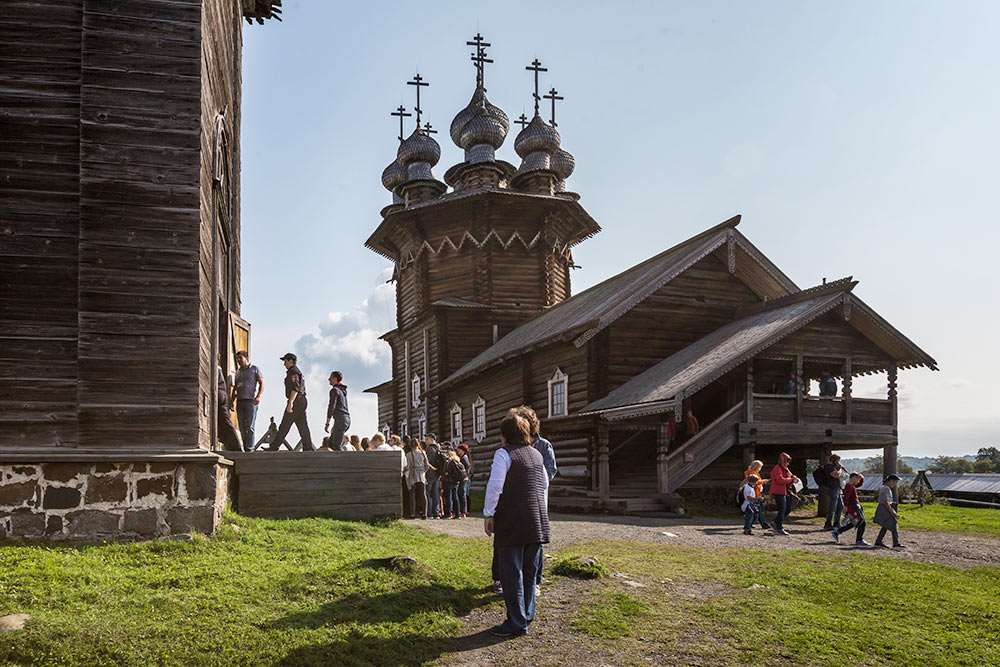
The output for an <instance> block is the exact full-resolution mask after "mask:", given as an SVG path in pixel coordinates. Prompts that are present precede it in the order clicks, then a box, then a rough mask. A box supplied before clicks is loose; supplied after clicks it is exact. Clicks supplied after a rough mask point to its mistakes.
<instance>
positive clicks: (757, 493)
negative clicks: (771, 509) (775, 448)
mask: <svg viewBox="0 0 1000 667" xmlns="http://www.w3.org/2000/svg"><path fill="white" fill-rule="evenodd" d="M763 467H764V462H763V461H758V460H756V459H755V460H753V461H751V462H750V466H749V467H748V468H747V469H746V470H745V471H744V472H743V476H744V477H749V476H750V475H756V476H757V483H756V484H755V485H754V503H755V504H756V505H757V518H758V519H759V520H760V527H761V528H763V529H764V530H768V529H769V528H770V527H771V524H769V523H768V522H767V517H765V516H764V482H766V481H767V480H766V479H764V478H763V477H761V474H760V469H761V468H763Z"/></svg>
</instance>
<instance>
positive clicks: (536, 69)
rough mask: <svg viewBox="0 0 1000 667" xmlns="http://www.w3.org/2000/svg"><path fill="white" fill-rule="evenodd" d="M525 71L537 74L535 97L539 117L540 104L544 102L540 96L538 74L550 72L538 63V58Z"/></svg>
mask: <svg viewBox="0 0 1000 667" xmlns="http://www.w3.org/2000/svg"><path fill="white" fill-rule="evenodd" d="M524 69H526V70H529V71H532V72H534V73H535V95H534V97H535V115H536V116H537V115H538V103H539V102H540V101H541V100H542V98H541V97H539V96H538V73H539V72H548V71H549V70H548V69H547V68H545V67H542V63H540V62H538V58H535V59H534V60H532V61H531V64H530V65H528V66H527V67H525V68H524Z"/></svg>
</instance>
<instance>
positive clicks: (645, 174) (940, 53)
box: [242, 0, 1000, 455]
mask: <svg viewBox="0 0 1000 667" xmlns="http://www.w3.org/2000/svg"><path fill="white" fill-rule="evenodd" d="M284 6H285V10H284V15H283V16H284V22H283V23H277V22H269V23H268V24H266V25H263V26H258V25H253V26H245V27H244V54H243V55H244V59H243V86H244V88H243V91H244V97H243V126H242V150H243V158H242V160H243V163H242V179H243V180H242V197H243V203H242V220H243V314H244V316H245V317H246V318H247V319H248V320H249V321H250V322H251V323H252V325H253V342H252V348H253V349H252V353H253V357H254V359H253V360H254V362H255V363H257V364H258V365H259V366H260V367H261V369H262V370H263V371H264V374H265V377H266V379H268V380H270V384H269V386H268V389H267V391H266V392H265V398H264V400H263V402H262V408H261V411H260V418H259V420H258V429H261V428H263V427H264V426H266V424H267V418H268V416H270V415H272V414H273V415H275V416H278V415H280V411H281V408H282V400H283V399H282V397H281V387H280V380H281V377H282V375H283V369H282V367H281V362H280V361H278V359H277V357H278V356H279V355H280V354H282V353H284V352H286V351H289V350H293V351H296V352H297V353H299V355H300V358H301V359H302V367H303V371H304V372H306V373H307V377H308V387H309V394H310V398H311V400H312V403H311V407H310V423H311V425H312V429H313V432H314V436H315V435H317V434H318V433H319V432H320V431H321V430H322V427H323V420H324V416H325V406H326V394H327V391H326V389H327V385H326V382H325V377H326V376H327V375H328V373H329V371H330V370H332V369H333V368H339V369H341V370H343V371H344V372H345V375H346V378H345V382H346V383H347V384H348V386H349V387H350V390H351V391H350V399H351V404H352V412H353V415H354V428H352V431H356V432H358V433H360V434H363V435H365V434H370V433H371V432H372V431H373V430H374V429H375V428H376V426H377V424H376V415H375V401H374V397H372V396H368V395H362V394H361V393H360V390H361V389H363V388H365V387H368V386H372V385H374V384H378V383H379V382H382V381H384V380H386V379H388V378H389V377H390V373H389V368H388V361H389V351H388V346H386V345H385V344H384V343H382V342H381V341H379V340H377V338H378V336H379V335H381V334H382V333H384V332H385V331H388V330H389V329H391V328H393V327H394V322H393V318H394V312H395V311H394V305H393V301H392V298H393V290H392V286H391V285H387V284H386V283H385V281H386V279H387V277H388V274H387V272H388V271H389V270H390V269H391V267H390V265H389V263H388V261H386V260H385V259H382V258H380V257H379V256H377V255H375V254H374V253H372V252H370V251H368V250H366V249H365V248H364V247H363V243H364V241H365V239H366V238H367V237H368V235H369V234H370V233H371V231H372V230H374V228H375V227H376V226H377V225H378V223H379V221H380V217H379V210H380V209H381V208H382V207H383V206H385V205H386V204H387V203H389V201H390V196H389V193H388V192H386V190H385V189H383V187H382V185H381V182H380V175H381V172H382V169H383V168H384V167H385V166H386V165H387V164H389V162H390V161H391V160H392V159H393V157H394V156H395V150H396V147H397V145H398V142H397V140H396V135H397V133H398V130H399V127H398V123H397V120H396V119H395V118H392V117H391V116H390V115H389V112H390V111H391V110H393V109H395V107H397V106H398V105H399V104H400V103H402V104H403V105H404V106H406V107H407V108H411V107H412V106H413V102H414V99H413V92H412V91H413V87H412V86H406V85H405V81H406V80H407V79H409V78H410V77H412V76H413V74H414V73H415V72H416V71H417V70H418V68H419V72H420V74H421V75H422V76H423V77H425V78H426V80H427V81H429V82H430V83H431V86H430V88H427V89H424V91H423V92H422V98H421V102H422V104H421V106H422V108H423V110H424V115H425V119H426V120H428V121H429V122H431V123H432V124H433V125H434V126H435V127H436V128H438V129H440V130H442V132H441V133H440V134H438V135H437V137H436V138H437V139H438V140H439V142H440V143H441V145H442V158H441V162H440V163H439V164H438V166H437V167H436V168H435V175H436V176H438V177H439V178H440V177H441V176H443V175H444V172H445V170H446V169H447V168H448V167H449V166H451V165H452V164H455V163H456V162H459V161H461V159H462V156H461V151H460V149H458V148H457V147H456V146H454V145H453V144H452V143H451V141H450V140H449V139H448V136H447V128H448V126H449V124H450V123H451V119H452V118H453V117H454V115H455V114H456V113H458V111H459V110H461V109H462V108H463V107H464V106H465V105H466V103H467V102H468V99H469V97H470V96H471V94H472V90H473V87H474V69H473V67H472V65H471V63H470V62H469V60H468V55H469V51H470V50H469V48H468V47H466V46H465V42H466V41H467V40H468V39H470V38H471V37H472V36H473V35H475V33H476V31H477V30H478V31H480V32H482V34H483V35H484V36H485V37H486V38H487V39H488V40H489V41H490V42H491V43H492V44H493V47H492V48H491V49H490V50H489V53H490V57H492V58H493V59H494V60H495V61H496V62H495V63H494V64H493V65H488V66H487V71H486V86H487V88H488V91H489V92H488V95H489V98H490V100H491V102H493V103H494V104H496V105H497V106H499V107H500V108H502V109H504V110H505V111H506V112H507V114H508V115H509V116H510V117H511V118H515V117H516V116H518V115H519V114H520V113H522V111H524V112H526V113H528V114H529V115H530V113H531V109H532V100H531V91H532V80H531V74H530V73H529V72H526V71H525V70H524V66H525V65H527V64H528V63H529V62H530V61H531V60H532V59H533V58H535V57H538V58H539V59H540V60H541V61H542V63H543V64H544V65H545V66H546V67H548V68H549V72H548V73H547V74H543V75H542V81H541V85H542V86H544V89H545V90H548V89H549V88H550V87H552V86H555V87H556V88H557V89H558V90H559V91H560V94H562V95H564V96H565V98H566V99H565V101H564V102H562V103H561V104H560V106H559V107H558V110H557V116H556V119H557V121H558V122H559V131H560V133H561V134H562V137H563V147H564V148H565V149H567V150H569V151H570V152H571V153H573V155H574V156H575V157H576V161H577V169H576V172H575V173H574V175H573V176H572V177H571V179H570V181H569V187H570V189H571V190H573V191H575V192H578V193H580V195H581V197H582V198H581V203H582V204H583V205H584V206H585V207H586V208H587V210H588V211H589V212H590V213H591V215H593V216H594V218H595V219H596V220H597V221H598V222H599V223H600V224H601V225H602V227H603V228H604V231H603V232H602V233H601V234H599V235H598V236H597V237H595V238H593V239H591V240H589V241H587V242H585V243H584V244H582V245H580V246H578V248H577V249H576V250H575V252H574V257H575V259H576V262H577V264H579V265H581V267H582V268H580V269H578V270H576V271H575V272H574V274H573V290H574V293H575V292H579V291H580V290H582V289H585V288H586V287H589V286H590V285H593V284H595V283H597V282H600V281H601V280H603V279H605V278H607V277H609V276H611V275H614V274H616V273H618V272H620V271H621V270H623V269H625V268H627V267H629V266H631V265H633V264H635V263H636V262H638V261H641V260H642V259H645V258H646V257H649V256H651V255H653V254H655V253H657V252H659V251H660V250H662V249H664V248H667V247H669V246H671V245H673V244H675V243H677V242H679V241H681V240H683V239H685V238H687V237H689V236H691V235H693V234H696V233H698V232H700V231H702V230H704V229H705V228H707V227H709V226H711V225H714V224H716V223H718V222H720V221H722V220H725V219H727V218H729V217H730V216H732V215H734V214H736V213H741V214H742V215H743V222H742V224H741V226H740V229H741V231H742V232H743V233H744V234H746V235H747V236H748V237H749V238H750V239H751V240H752V241H753V242H754V243H755V244H756V245H757V246H758V247H759V248H761V250H763V251H764V252H765V253H766V254H767V255H768V256H769V257H770V258H771V259H772V260H774V261H775V262H776V263H777V264H778V265H779V266H781V267H782V269H783V270H784V271H785V272H786V273H788V274H789V275H790V276H791V277H792V278H793V279H794V280H795V281H796V282H797V283H799V284H800V285H801V286H803V287H806V286H810V285H813V284H816V283H819V282H820V281H821V280H822V278H824V277H827V278H830V279H833V278H838V277H842V276H846V275H853V276H854V277H855V279H857V280H860V284H859V285H858V287H857V288H856V293H857V294H859V295H860V296H861V297H862V298H863V299H864V300H865V301H867V302H868V303H869V304H870V305H872V306H873V307H874V308H876V309H877V310H878V311H879V312H880V313H881V314H882V315H883V316H885V317H886V318H888V319H889V320H890V321H891V322H893V323H894V324H895V325H896V326H897V327H899V328H900V329H901V330H902V331H903V332H904V333H905V334H907V335H908V336H909V337H910V338H911V339H913V340H914V341H915V342H916V343H917V344H918V345H920V346H922V347H923V348H924V349H925V350H927V351H928V352H929V353H930V354H931V355H932V356H934V357H935V358H936V359H937V360H938V362H939V365H940V368H941V371H940V372H937V373H932V372H930V371H926V370H915V371H907V372H902V373H901V374H900V393H901V395H900V398H901V407H900V422H901V424H900V432H901V437H900V450H901V452H902V453H904V454H908V455H929V454H938V453H949V454H960V453H968V452H973V451H975V449H977V448H978V447H980V446H985V445H1000V437H998V436H1000V408H998V407H997V406H998V404H1000V388H998V377H1000V362H998V356H997V350H996V346H995V345H994V344H993V341H994V340H995V339H996V338H997V337H998V333H1000V315H998V309H997V307H996V302H997V298H996V296H995V290H996V285H997V283H998V278H1000V269H998V268H997V249H998V246H1000V231H998V223H1000V215H998V213H997V210H998V203H997V201H996V200H997V195H998V193H1000V187H998V175H1000V174H998V169H997V163H996V156H998V155H1000V131H998V129H997V126H998V123H1000V86H997V81H1000V71H998V69H1000V40H997V39H995V35H994V34H993V31H994V30H995V27H996V26H997V25H998V24H1000V4H997V3H989V2H959V3H930V2H881V3H862V2H846V3H828V4H825V5H820V4H818V3H800V2H759V3H745V2H701V3H690V2H688V3H680V2H630V3H629V2H622V3H606V2H547V3H539V4H532V5H523V6H517V7H520V8H521V9H519V10H518V11H512V8H514V7H515V6H514V5H509V4H499V3H478V2H428V3H424V4H423V5H414V4H413V3H401V2H400V3H389V2H380V3H341V2H326V1H324V2H318V1H313V2H305V1H301V0H285V2H284ZM409 120H410V121H412V119H409ZM407 132H409V128H408V130H407ZM499 156H500V157H501V158H502V159H507V160H508V161H511V162H514V161H515V160H516V156H515V154H514V151H513V133H512V134H511V136H510V137H508V140H507V142H506V143H505V145H504V146H503V147H502V148H501V149H500V151H499ZM883 382H884V380H883V379H882V378H879V379H869V380H863V379H862V380H858V381H856V394H857V393H858V391H860V392H861V393H862V394H866V395H872V396H880V395H884V394H883V392H884V384H883Z"/></svg>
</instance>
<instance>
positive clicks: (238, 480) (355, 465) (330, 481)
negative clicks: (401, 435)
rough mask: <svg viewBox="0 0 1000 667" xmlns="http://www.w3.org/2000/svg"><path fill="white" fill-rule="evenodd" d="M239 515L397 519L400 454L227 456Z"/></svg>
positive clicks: (288, 453)
mask: <svg viewBox="0 0 1000 667" xmlns="http://www.w3.org/2000/svg"><path fill="white" fill-rule="evenodd" d="M226 458H228V459H229V460H231V461H232V462H233V464H234V465H233V471H234V476H235V485H234V492H233V499H234V501H233V502H234V506H235V508H236V511H237V512H239V513H240V514H243V515H244V516H253V517H264V518H270V519H297V518H302V517H312V516H328V517H335V518H339V519H378V518H399V516H400V515H401V513H402V494H401V492H400V455H399V453H398V452H288V451H280V452H253V453H236V452H227V453H226Z"/></svg>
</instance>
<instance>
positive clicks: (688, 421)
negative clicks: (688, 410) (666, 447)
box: [684, 415, 699, 435]
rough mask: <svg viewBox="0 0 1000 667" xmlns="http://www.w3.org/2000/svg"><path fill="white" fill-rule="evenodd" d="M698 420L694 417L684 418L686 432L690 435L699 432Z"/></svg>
mask: <svg viewBox="0 0 1000 667" xmlns="http://www.w3.org/2000/svg"><path fill="white" fill-rule="evenodd" d="M698 428H699V427H698V418H697V417H695V416H694V415H688V416H687V417H685V418H684V432H685V433H687V434H688V435H694V434H695V433H697V432H698Z"/></svg>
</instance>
